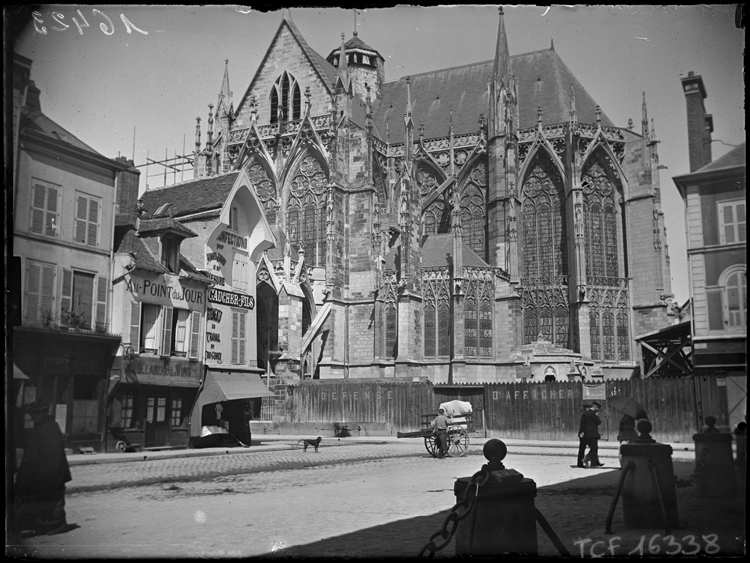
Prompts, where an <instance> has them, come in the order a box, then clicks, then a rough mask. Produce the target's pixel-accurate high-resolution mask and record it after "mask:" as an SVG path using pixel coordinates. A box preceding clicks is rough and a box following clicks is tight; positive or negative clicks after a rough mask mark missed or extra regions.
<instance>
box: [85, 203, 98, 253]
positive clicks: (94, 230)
mask: <svg viewBox="0 0 750 563" xmlns="http://www.w3.org/2000/svg"><path fill="white" fill-rule="evenodd" d="M99 205H100V204H99V200H96V199H89V224H88V232H87V233H86V235H87V236H86V242H87V243H88V245H89V246H98V234H99Z"/></svg>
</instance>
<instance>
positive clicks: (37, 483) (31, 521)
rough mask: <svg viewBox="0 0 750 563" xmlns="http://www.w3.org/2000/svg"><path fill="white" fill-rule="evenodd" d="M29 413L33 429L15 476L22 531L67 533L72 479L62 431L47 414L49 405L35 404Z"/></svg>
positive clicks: (29, 407)
mask: <svg viewBox="0 0 750 563" xmlns="http://www.w3.org/2000/svg"><path fill="white" fill-rule="evenodd" d="M27 411H28V412H29V414H30V415H31V418H32V419H33V420H34V429H33V430H32V431H31V433H30V435H29V439H28V441H27V442H26V446H25V448H24V451H23V459H22V460H21V464H20V465H19V467H18V472H17V474H16V495H17V499H18V513H17V516H18V524H19V528H20V529H21V530H34V531H36V532H43V533H56V532H58V531H64V530H65V528H66V527H67V523H66V521H65V483H67V482H68V481H70V480H71V476H70V468H69V467H68V459H67V457H66V456H65V447H64V443H63V436H62V432H60V427H59V426H58V425H57V422H55V419H54V418H53V417H52V416H51V415H49V414H48V412H49V405H47V404H45V403H42V402H36V403H32V404H31V405H29V406H28V408H27Z"/></svg>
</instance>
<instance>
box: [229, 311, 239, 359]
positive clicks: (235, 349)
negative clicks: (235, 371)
mask: <svg viewBox="0 0 750 563" xmlns="http://www.w3.org/2000/svg"><path fill="white" fill-rule="evenodd" d="M237 316H238V315H237V313H236V312H234V311H232V354H231V355H232V359H231V362H232V363H233V364H236V363H237V356H238V349H239V343H238V342H237V336H238V335H237V324H238V321H237Z"/></svg>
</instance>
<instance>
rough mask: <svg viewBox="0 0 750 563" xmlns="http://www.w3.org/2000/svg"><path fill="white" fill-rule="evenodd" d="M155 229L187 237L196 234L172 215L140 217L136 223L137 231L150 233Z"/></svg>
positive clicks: (195, 235)
mask: <svg viewBox="0 0 750 563" xmlns="http://www.w3.org/2000/svg"><path fill="white" fill-rule="evenodd" d="M155 231H175V232H177V233H179V234H181V235H183V236H185V237H187V238H192V237H197V236H198V235H197V234H196V233H194V232H193V231H191V230H190V229H188V228H187V227H186V226H185V225H183V224H181V223H180V222H179V221H177V220H176V219H174V218H173V217H157V218H155V219H141V222H140V224H139V225H138V232H139V233H150V232H155Z"/></svg>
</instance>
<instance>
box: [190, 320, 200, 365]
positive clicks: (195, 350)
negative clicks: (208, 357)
mask: <svg viewBox="0 0 750 563" xmlns="http://www.w3.org/2000/svg"><path fill="white" fill-rule="evenodd" d="M200 333H201V314H200V313H199V312H198V311H193V322H192V323H191V334H190V357H191V358H197V357H198V354H199V353H200V350H199V348H200Z"/></svg>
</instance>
